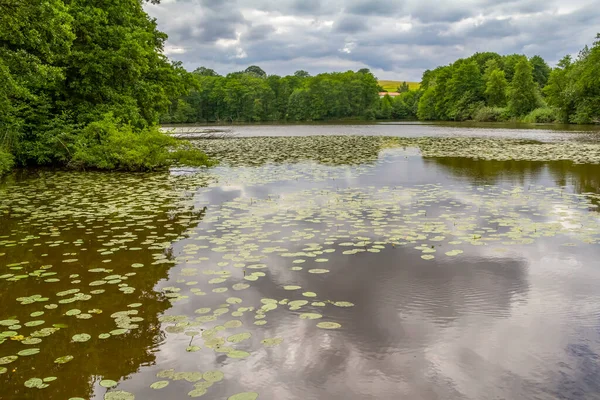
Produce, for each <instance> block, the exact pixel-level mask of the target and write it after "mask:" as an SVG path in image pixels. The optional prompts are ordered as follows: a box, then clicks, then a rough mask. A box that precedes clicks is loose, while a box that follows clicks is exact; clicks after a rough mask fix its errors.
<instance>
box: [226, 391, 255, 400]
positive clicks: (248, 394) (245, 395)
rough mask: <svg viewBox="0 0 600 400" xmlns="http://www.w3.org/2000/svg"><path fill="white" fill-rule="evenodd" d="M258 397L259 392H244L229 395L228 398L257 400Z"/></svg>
mask: <svg viewBox="0 0 600 400" xmlns="http://www.w3.org/2000/svg"><path fill="white" fill-rule="evenodd" d="M256 399H258V393H256V392H243V393H238V394H234V395H233V396H229V397H228V398H227V400H256Z"/></svg>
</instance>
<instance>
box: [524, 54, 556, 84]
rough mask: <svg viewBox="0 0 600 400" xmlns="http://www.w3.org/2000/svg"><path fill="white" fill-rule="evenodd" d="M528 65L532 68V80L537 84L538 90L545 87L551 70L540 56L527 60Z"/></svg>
mask: <svg viewBox="0 0 600 400" xmlns="http://www.w3.org/2000/svg"><path fill="white" fill-rule="evenodd" d="M529 63H530V64H531V67H532V68H533V80H534V81H535V82H536V83H537V84H538V86H539V87H540V88H543V87H544V86H546V83H548V78H549V77H550V72H551V69H550V67H549V66H548V64H547V63H546V61H544V59H543V58H542V57H540V56H533V57H531V58H530V59H529Z"/></svg>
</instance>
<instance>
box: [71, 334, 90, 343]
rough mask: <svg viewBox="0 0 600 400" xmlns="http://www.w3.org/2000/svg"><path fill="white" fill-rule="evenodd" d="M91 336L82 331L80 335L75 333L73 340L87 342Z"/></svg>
mask: <svg viewBox="0 0 600 400" xmlns="http://www.w3.org/2000/svg"><path fill="white" fill-rule="evenodd" d="M91 338H92V337H91V336H90V335H88V334H87V333H80V334H78V335H73V341H74V342H78V343H83V342H87V341H88V340H90V339H91Z"/></svg>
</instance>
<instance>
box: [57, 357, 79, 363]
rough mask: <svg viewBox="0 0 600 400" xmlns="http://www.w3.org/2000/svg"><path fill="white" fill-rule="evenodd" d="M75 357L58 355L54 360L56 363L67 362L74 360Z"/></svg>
mask: <svg viewBox="0 0 600 400" xmlns="http://www.w3.org/2000/svg"><path fill="white" fill-rule="evenodd" d="M74 358H75V357H73V356H63V357H58V358H57V359H56V360H54V362H55V363H56V364H66V363H68V362H70V361H73V359H74Z"/></svg>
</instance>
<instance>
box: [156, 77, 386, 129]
mask: <svg viewBox="0 0 600 400" xmlns="http://www.w3.org/2000/svg"><path fill="white" fill-rule="evenodd" d="M191 75H192V84H193V87H192V88H191V90H190V91H189V93H188V94H187V95H186V96H183V97H180V98H176V99H175V100H173V102H172V104H171V107H170V108H169V112H168V113H166V114H164V115H163V116H162V118H161V121H162V122H165V123H185V122H200V121H204V122H215V121H222V122H252V121H276V120H284V119H285V120H291V121H312V120H323V119H332V118H335V119H339V118H349V117H365V116H369V115H375V113H376V112H377V109H378V106H379V96H378V89H379V85H378V83H377V79H376V78H375V77H374V76H373V74H371V73H370V72H369V71H368V70H360V71H358V72H353V71H348V72H342V73H327V74H320V75H317V76H314V77H312V76H310V75H309V74H308V73H307V72H306V71H297V72H296V73H295V74H294V75H290V76H285V77H280V76H277V75H269V76H267V74H266V73H265V72H264V71H263V70H262V69H261V68H260V67H257V66H251V67H248V68H247V69H246V70H245V71H241V72H236V73H231V74H228V75H227V76H220V75H218V74H217V73H216V72H215V71H213V70H210V69H207V68H198V69H197V70H195V71H194V72H193V73H192V74H191Z"/></svg>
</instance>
